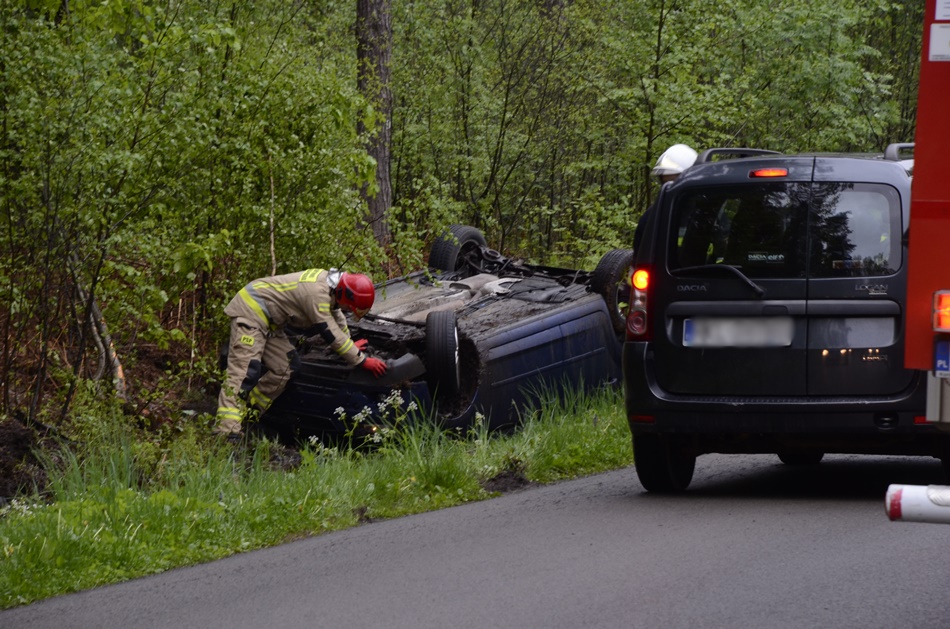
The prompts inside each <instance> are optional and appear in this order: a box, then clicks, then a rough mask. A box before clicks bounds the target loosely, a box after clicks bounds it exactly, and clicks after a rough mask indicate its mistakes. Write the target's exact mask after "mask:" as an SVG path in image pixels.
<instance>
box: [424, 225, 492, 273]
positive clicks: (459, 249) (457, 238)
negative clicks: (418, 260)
mask: <svg viewBox="0 0 950 629" xmlns="http://www.w3.org/2000/svg"><path fill="white" fill-rule="evenodd" d="M487 246H488V242H487V241H486V240H485V236H484V234H482V232H481V231H479V230H478V229H476V228H474V227H470V226H468V225H450V226H449V228H448V230H446V231H445V232H443V234H442V235H441V236H439V237H438V238H436V240H435V242H434V243H432V249H431V250H430V251H429V268H430V269H434V270H437V271H457V270H459V267H460V266H461V264H462V262H463V258H464V254H465V253H466V252H468V251H471V250H472V249H477V248H479V247H487Z"/></svg>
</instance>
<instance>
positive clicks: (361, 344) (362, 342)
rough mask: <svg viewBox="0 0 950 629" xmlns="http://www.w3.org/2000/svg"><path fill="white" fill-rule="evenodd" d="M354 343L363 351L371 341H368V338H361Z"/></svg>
mask: <svg viewBox="0 0 950 629" xmlns="http://www.w3.org/2000/svg"><path fill="white" fill-rule="evenodd" d="M353 345H356V349H358V350H360V351H361V352H362V351H363V350H364V349H366V346H367V345H369V341H367V340H366V339H359V340H356V341H353Z"/></svg>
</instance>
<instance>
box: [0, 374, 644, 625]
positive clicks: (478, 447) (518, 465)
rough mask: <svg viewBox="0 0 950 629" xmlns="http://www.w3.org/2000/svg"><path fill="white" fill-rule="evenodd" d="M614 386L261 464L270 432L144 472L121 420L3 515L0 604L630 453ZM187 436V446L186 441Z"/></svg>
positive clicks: (539, 478)
mask: <svg viewBox="0 0 950 629" xmlns="http://www.w3.org/2000/svg"><path fill="white" fill-rule="evenodd" d="M622 408H623V405H622V401H621V399H620V395H619V393H618V392H616V391H605V392H601V393H598V394H596V395H593V396H581V395H578V396H575V397H573V398H570V399H568V400H566V401H562V402H559V403H558V402H555V401H553V400H548V401H547V402H546V403H543V404H541V405H539V410H536V411H534V412H532V413H529V414H528V415H527V418H526V420H525V422H524V425H523V427H522V428H521V429H519V430H518V431H516V432H514V433H513V434H510V435H492V436H491V437H490V438H489V437H488V435H487V434H485V432H484V431H473V434H470V435H468V436H467V437H460V436H457V435H450V434H445V433H443V432H441V431H439V430H436V429H435V428H433V427H432V426H431V425H430V424H426V423H424V422H421V423H418V424H416V425H414V426H411V427H405V428H403V429H402V430H396V431H392V432H390V433H388V434H387V435H386V436H385V438H384V439H383V441H382V443H380V444H379V446H378V447H377V448H375V449H373V450H372V451H371V452H362V451H359V450H339V449H335V448H334V449H328V448H325V447H322V446H320V445H319V444H317V445H315V446H313V447H305V448H303V449H302V450H301V451H300V456H301V461H300V464H299V465H297V466H296V467H295V468H294V469H293V470H292V471H286V470H279V469H274V467H273V466H272V465H270V461H271V458H272V456H271V455H272V450H273V449H274V448H276V447H277V446H276V445H275V444H272V443H269V442H267V441H260V442H256V443H254V444H252V445H250V446H248V448H247V449H246V450H241V449H239V451H236V450H235V449H234V448H233V447H230V446H228V445H226V444H222V443H217V442H213V443H212V442H207V443H204V444H203V445H202V446H201V447H195V443H194V442H187V446H185V445H182V446H181V447H176V446H175V445H174V444H173V445H172V446H171V447H170V448H169V449H168V450H167V451H166V452H165V453H164V454H163V455H162V457H161V460H160V464H159V465H158V466H157V467H156V466H150V467H149V469H148V471H147V473H143V470H141V469H140V466H139V465H138V464H137V462H136V460H137V457H136V453H137V445H136V443H135V442H134V440H133V439H132V438H131V437H130V436H128V434H127V433H126V432H124V431H123V430H121V429H114V430H109V431H105V433H106V434H107V435H109V436H108V437H104V438H103V439H101V440H99V441H98V442H97V443H95V444H92V445H89V444H87V448H86V450H85V451H84V452H83V454H82V458H79V457H77V456H75V455H72V454H70V453H69V452H66V453H65V454H64V456H63V459H62V461H60V462H59V464H58V468H59V469H60V470H61V473H59V474H57V475H56V478H55V479H54V480H53V482H52V485H51V486H52V492H53V500H52V501H41V500H40V499H39V498H37V499H36V500H33V501H29V500H27V501H24V500H19V501H15V502H14V503H12V504H11V505H7V506H6V507H4V508H3V509H2V511H0V609H6V608H9V607H14V606H17V605H23V604H27V603H30V602H33V601H37V600H40V599H43V598H47V597H50V596H55V595H59V594H65V593H68V592H73V591H77V590H83V589H87V588H92V587H96V586H99V585H104V584H108V583H115V582H119V581H123V580H126V579H132V578H136V577H140V576H144V575H148V574H153V573H157V572H162V571H164V570H168V569H171V568H175V567H180V566H186V565H192V564H196V563H201V562H206V561H210V560H213V559H219V558H222V557H225V556H228V555H231V554H233V553H237V552H243V551H248V550H253V549H258V548H263V547H267V546H271V545H275V544H279V543H282V542H286V541H289V540H293V539H299V538H302V537H306V536H311V535H316V534H320V533H323V532H326V531H332V530H338V529H343V528H347V527H351V526H354V525H357V524H359V523H361V522H365V521H369V520H374V519H382V518H392V517H398V516H402V515H407V514H412V513H420V512H424V511H430V510H433V509H440V508H444V507H449V506H453V505H457V504H461V503H464V502H470V501H475V500H482V499H485V498H489V497H491V496H493V495H497V492H495V491H493V487H495V486H496V485H493V481H496V480H497V479H499V478H504V477H506V476H508V477H515V478H518V479H522V480H524V481H525V482H540V483H547V482H553V481H557V480H561V479H566V478H573V477H577V476H581V475H585V474H592V473H596V472H601V471H606V470H610V469H616V468H619V467H623V466H626V465H629V464H630V463H631V462H632V453H631V448H630V434H629V430H628V428H627V425H626V421H625V419H624V416H623V410H622ZM182 443H183V444H184V443H186V442H184V441H183V442H182Z"/></svg>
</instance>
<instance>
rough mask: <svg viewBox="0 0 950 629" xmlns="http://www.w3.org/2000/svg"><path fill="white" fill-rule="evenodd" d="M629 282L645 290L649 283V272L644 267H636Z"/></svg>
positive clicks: (638, 288)
mask: <svg viewBox="0 0 950 629" xmlns="http://www.w3.org/2000/svg"><path fill="white" fill-rule="evenodd" d="M630 284H631V285H632V286H633V287H634V288H636V289H637V290H646V289H647V286H649V285H650V272H649V271H647V270H646V269H637V270H636V271H634V272H633V276H632V277H631V278H630Z"/></svg>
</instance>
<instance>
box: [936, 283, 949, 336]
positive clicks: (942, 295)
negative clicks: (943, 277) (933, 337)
mask: <svg viewBox="0 0 950 629" xmlns="http://www.w3.org/2000/svg"><path fill="white" fill-rule="evenodd" d="M934 331H936V332H950V290H938V291H937V292H935V293H934Z"/></svg>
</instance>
